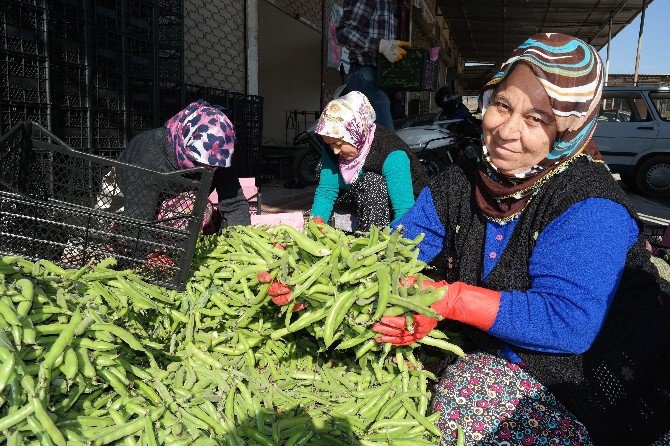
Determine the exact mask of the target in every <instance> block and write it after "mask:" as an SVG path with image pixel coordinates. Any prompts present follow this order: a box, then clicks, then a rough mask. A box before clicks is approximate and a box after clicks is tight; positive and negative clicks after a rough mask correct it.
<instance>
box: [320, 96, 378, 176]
mask: <svg viewBox="0 0 670 446" xmlns="http://www.w3.org/2000/svg"><path fill="white" fill-rule="evenodd" d="M376 117H377V116H376V114H375V111H374V109H373V108H372V105H370V101H368V98H367V97H365V95H364V94H363V93H361V92H360V91H352V92H350V93H348V94H346V95H344V96H342V97H340V98H337V99H333V100H332V101H330V102H329V103H328V105H326V108H325V109H324V110H323V113H321V117H320V118H319V122H317V124H316V130H315V132H316V133H317V134H319V135H321V136H330V137H331V138H338V139H341V140H343V141H345V142H347V143H349V144H351V145H352V146H354V147H356V148H357V149H358V154H357V155H356V157H355V158H353V159H351V160H348V161H347V160H345V159H344V158H342V157H340V158H339V168H340V174H341V175H342V178H343V179H344V183H345V184H351V183H353V182H354V181H355V180H356V178H358V175H359V173H360V171H361V169H362V168H363V163H365V158H367V156H368V153H369V152H370V147H371V146H372V141H373V140H374V137H375V129H376V125H375V118H376Z"/></svg>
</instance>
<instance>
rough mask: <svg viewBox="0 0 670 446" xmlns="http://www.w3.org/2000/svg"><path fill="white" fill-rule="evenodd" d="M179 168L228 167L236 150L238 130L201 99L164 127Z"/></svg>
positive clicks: (218, 110) (217, 109)
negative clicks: (196, 164)
mask: <svg viewBox="0 0 670 446" xmlns="http://www.w3.org/2000/svg"><path fill="white" fill-rule="evenodd" d="M165 128H166V129H167V131H168V141H170V143H172V145H173V146H174V149H175V152H176V154H177V163H178V164H179V167H181V168H184V169H188V168H192V167H195V163H196V162H197V163H202V164H207V165H210V166H215V167H229V166H230V161H231V158H232V157H233V150H234V149H235V129H234V128H233V124H232V123H231V122H230V120H229V119H228V117H227V116H226V115H225V113H223V111H222V109H221V108H220V107H216V106H211V105H209V104H208V103H207V102H205V101H203V100H202V99H200V100H198V101H196V102H192V103H191V104H189V105H188V106H187V107H186V108H185V109H183V110H182V111H180V112H179V113H177V114H176V115H174V116H173V117H172V118H170V119H169V120H168V121H167V122H166V123H165Z"/></svg>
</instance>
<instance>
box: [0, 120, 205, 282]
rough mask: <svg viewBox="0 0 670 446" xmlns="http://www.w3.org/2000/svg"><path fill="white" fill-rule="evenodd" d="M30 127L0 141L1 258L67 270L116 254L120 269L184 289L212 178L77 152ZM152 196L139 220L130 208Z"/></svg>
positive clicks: (196, 171)
mask: <svg viewBox="0 0 670 446" xmlns="http://www.w3.org/2000/svg"><path fill="white" fill-rule="evenodd" d="M33 130H34V129H31V124H29V123H26V124H21V125H18V126H15V127H14V128H13V129H12V130H11V131H10V132H9V133H8V134H7V135H5V136H3V137H2V138H0V196H1V199H0V253H1V254H3V255H6V254H18V255H22V256H25V257H26V258H28V259H31V260H38V259H48V260H51V261H53V262H56V263H58V264H60V265H62V266H64V267H67V268H80V267H82V266H84V265H86V264H87V263H89V262H91V261H93V262H95V261H98V260H102V259H103V258H106V257H109V256H112V257H115V258H116V259H117V261H118V267H119V268H120V269H126V268H132V269H135V270H137V272H138V273H139V274H141V275H142V276H143V277H145V278H146V279H147V280H149V281H151V282H153V283H156V284H159V285H162V286H167V287H172V288H177V289H183V287H184V284H185V281H186V280H187V278H188V275H189V272H190V266H191V261H192V259H193V253H194V249H195V243H196V240H197V237H198V233H199V231H200V226H201V222H202V217H203V213H204V209H205V201H206V199H207V195H208V194H209V186H210V184H211V180H212V173H211V172H208V171H207V170H205V169H191V170H190V171H189V172H188V173H189V174H190V175H193V174H197V176H198V179H197V180H195V179H192V177H189V175H188V174H187V173H180V172H175V173H172V174H166V173H161V172H154V171H151V170H146V169H141V168H139V167H135V166H132V165H128V164H124V163H120V162H117V161H114V160H109V159H105V158H102V157H97V156H93V155H90V154H86V153H81V152H78V151H75V150H72V149H71V148H69V147H67V145H65V144H63V143H62V141H59V140H58V139H57V138H56V137H55V136H54V135H51V134H50V133H49V132H47V131H46V130H45V129H43V128H40V127H37V130H39V131H40V132H41V133H42V134H43V135H44V136H46V137H52V138H53V139H52V141H54V143H47V142H43V141H40V140H39V139H38V138H35V137H30V135H31V134H33ZM16 172H21V173H22V174H23V175H17V174H16ZM133 184H142V186H143V187H142V188H140V189H139V191H138V189H137V188H136V189H135V190H133V189H132V188H130V187H129V186H131V185H133ZM138 192H141V194H142V196H135V195H136V194H137V193H138ZM124 193H125V194H126V196H125V197H124V196H123V194H124ZM129 194H130V195H129ZM149 195H151V196H153V197H156V203H155V204H154V203H145V204H146V205H147V206H148V207H147V208H146V209H147V210H148V212H147V213H146V215H149V217H146V216H144V217H141V218H138V215H139V214H137V213H136V212H133V211H132V209H131V208H130V207H129V206H128V203H133V202H135V203H137V202H138V201H133V200H139V201H141V200H143V199H146V197H147V196H149ZM126 200H127V203H126ZM161 203H162V204H161ZM120 206H123V209H121V208H120Z"/></svg>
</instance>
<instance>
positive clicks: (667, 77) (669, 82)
mask: <svg viewBox="0 0 670 446" xmlns="http://www.w3.org/2000/svg"><path fill="white" fill-rule="evenodd" d="M633 78H634V75H633V74H610V75H609V76H608V79H607V85H616V86H628V85H633ZM637 84H638V85H640V86H650V87H652V86H653V87H656V86H670V74H639V75H638V76H637Z"/></svg>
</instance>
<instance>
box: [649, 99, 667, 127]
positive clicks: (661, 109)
mask: <svg viewBox="0 0 670 446" xmlns="http://www.w3.org/2000/svg"><path fill="white" fill-rule="evenodd" d="M649 97H650V98H651V102H652V104H654V107H655V108H656V113H658V115H659V116H660V117H661V119H662V120H664V121H670V93H650V94H649Z"/></svg>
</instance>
